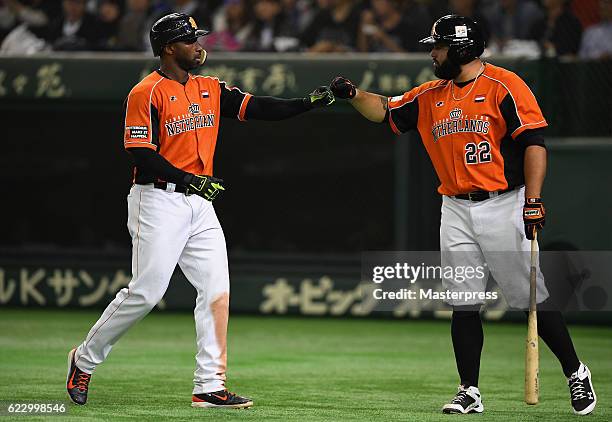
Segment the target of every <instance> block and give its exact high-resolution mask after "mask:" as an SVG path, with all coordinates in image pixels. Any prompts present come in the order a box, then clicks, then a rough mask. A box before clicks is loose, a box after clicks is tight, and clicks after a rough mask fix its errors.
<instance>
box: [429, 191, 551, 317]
mask: <svg viewBox="0 0 612 422" xmlns="http://www.w3.org/2000/svg"><path fill="white" fill-rule="evenodd" d="M524 202H525V188H524V187H523V188H520V189H515V190H513V191H510V192H507V193H504V194H501V195H499V196H496V197H494V198H490V199H487V200H485V201H481V202H472V201H467V200H464V199H455V198H452V197H449V196H443V198H442V219H441V224H440V250H441V256H442V266H443V267H444V266H447V265H448V266H452V267H453V268H456V267H458V266H470V267H472V268H476V267H478V266H481V267H484V268H485V277H484V278H476V277H473V278H468V279H466V280H462V281H461V282H458V281H457V280H455V279H451V278H444V279H443V280H442V281H443V287H444V288H445V289H448V290H450V291H451V292H485V291H486V284H487V281H488V278H489V273H491V274H492V275H493V278H494V279H495V281H496V282H497V284H498V285H499V287H500V289H501V290H502V293H503V295H504V298H505V299H506V302H507V303H508V305H509V306H510V307H512V308H517V309H527V308H528V307H529V273H530V267H531V261H530V252H531V241H530V240H527V239H526V238H525V226H524V223H523V204H524ZM547 298H548V290H547V289H546V286H545V284H544V277H543V276H542V273H541V271H540V268H539V264H538V270H537V283H536V299H537V302H538V303H541V302H543V301H544V300H546V299H547ZM448 303H449V304H450V305H453V306H465V305H477V304H483V303H484V301H483V300H478V299H472V300H467V301H465V300H449V301H448Z"/></svg>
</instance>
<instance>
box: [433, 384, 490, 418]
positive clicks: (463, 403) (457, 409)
mask: <svg viewBox="0 0 612 422" xmlns="http://www.w3.org/2000/svg"><path fill="white" fill-rule="evenodd" d="M483 410H484V406H483V404H482V400H481V398H480V391H479V390H478V387H468V388H465V387H464V386H463V385H460V386H459V391H458V392H457V394H456V395H455V397H454V398H453V399H452V400H451V402H450V403H447V404H445V405H444V407H442V413H449V414H450V413H464V414H465V413H482V412H483Z"/></svg>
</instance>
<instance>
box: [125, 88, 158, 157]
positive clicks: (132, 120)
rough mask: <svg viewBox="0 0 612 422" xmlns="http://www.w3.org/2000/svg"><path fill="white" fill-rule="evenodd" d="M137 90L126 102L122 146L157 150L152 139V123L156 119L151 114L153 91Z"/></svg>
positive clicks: (134, 90) (133, 91)
mask: <svg viewBox="0 0 612 422" xmlns="http://www.w3.org/2000/svg"><path fill="white" fill-rule="evenodd" d="M139 88H140V87H136V88H135V89H133V90H132V92H130V94H129V95H128V97H127V100H126V104H125V130H124V134H123V145H124V147H125V148H150V149H152V150H157V145H156V143H157V142H156V141H157V140H155V139H153V132H154V130H153V122H154V120H156V117H157V116H153V114H154V113H153V112H152V109H153V110H154V109H155V107H154V106H153V104H152V101H153V98H152V97H153V90H152V89H151V90H149V89H139Z"/></svg>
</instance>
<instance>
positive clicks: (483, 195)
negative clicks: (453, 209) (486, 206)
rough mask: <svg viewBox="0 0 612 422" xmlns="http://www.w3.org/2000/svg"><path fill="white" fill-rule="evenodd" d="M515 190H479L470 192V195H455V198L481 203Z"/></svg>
mask: <svg viewBox="0 0 612 422" xmlns="http://www.w3.org/2000/svg"><path fill="white" fill-rule="evenodd" d="M514 189H515V188H511V189H506V190H498V191H495V192H487V191H484V190H477V191H474V192H470V193H462V194H461V195H455V196H453V198H455V199H465V200H467V201H472V202H481V201H486V200H487V199H491V198H495V197H496V196H499V195H501V194H503V193H506V192H510V191H512V190H514Z"/></svg>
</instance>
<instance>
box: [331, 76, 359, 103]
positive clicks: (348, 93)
mask: <svg viewBox="0 0 612 422" xmlns="http://www.w3.org/2000/svg"><path fill="white" fill-rule="evenodd" d="M329 88H330V89H331V91H332V92H333V93H334V95H335V96H336V97H338V98H342V99H345V100H350V99H351V98H353V97H355V95H357V88H356V87H355V85H353V83H352V82H351V81H349V80H348V79H346V78H344V77H342V76H336V77H335V78H334V80H333V81H332V83H331V84H330V85H329Z"/></svg>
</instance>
